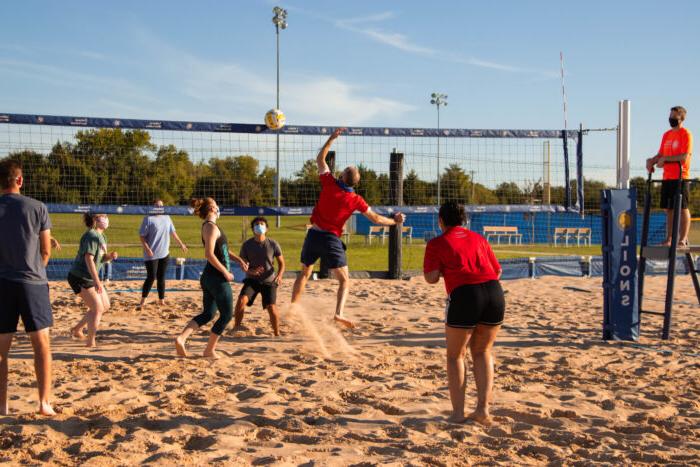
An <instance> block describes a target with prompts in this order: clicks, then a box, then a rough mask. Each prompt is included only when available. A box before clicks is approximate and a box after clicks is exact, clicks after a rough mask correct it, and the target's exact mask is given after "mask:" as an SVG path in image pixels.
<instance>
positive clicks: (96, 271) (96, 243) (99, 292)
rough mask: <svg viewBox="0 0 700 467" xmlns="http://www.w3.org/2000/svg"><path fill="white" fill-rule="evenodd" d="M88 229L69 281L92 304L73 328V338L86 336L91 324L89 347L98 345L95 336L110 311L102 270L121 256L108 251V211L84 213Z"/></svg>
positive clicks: (88, 334) (85, 300)
mask: <svg viewBox="0 0 700 467" xmlns="http://www.w3.org/2000/svg"><path fill="white" fill-rule="evenodd" d="M83 221H84V222H85V226H86V227H87V228H88V230H87V232H85V233H84V234H83V236H82V237H81V238H80V246H79V247H78V254H77V255H76V257H75V261H74V262H73V267H72V268H71V270H70V272H69V273H68V284H69V285H70V286H71V289H73V292H75V293H76V294H77V295H80V298H82V299H83V303H85V305H86V306H87V307H88V312H87V313H86V314H85V316H84V317H83V319H81V320H80V322H79V323H78V324H76V325H75V326H74V327H73V328H72V329H71V334H72V335H73V337H76V338H78V339H84V338H85V334H84V333H83V329H84V328H85V326H87V330H88V333H87V346H88V347H94V346H95V335H96V334H97V328H98V326H99V325H100V320H101V319H102V314H103V313H105V312H106V311H108V310H109V296H108V295H107V289H105V287H104V286H103V285H102V282H101V281H100V270H101V269H102V266H103V265H104V264H105V263H106V262H109V261H113V260H115V259H117V256H118V255H117V252H116V251H113V252H111V253H107V240H106V239H105V236H104V231H105V230H107V228H108V227H109V218H108V217H107V214H91V213H85V215H84V216H83Z"/></svg>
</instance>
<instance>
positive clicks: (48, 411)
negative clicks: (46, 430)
mask: <svg viewBox="0 0 700 467" xmlns="http://www.w3.org/2000/svg"><path fill="white" fill-rule="evenodd" d="M39 413H40V414H41V415H46V416H47V417H51V416H53V415H56V412H55V411H54V410H53V407H51V404H49V403H48V402H42V403H41V405H39Z"/></svg>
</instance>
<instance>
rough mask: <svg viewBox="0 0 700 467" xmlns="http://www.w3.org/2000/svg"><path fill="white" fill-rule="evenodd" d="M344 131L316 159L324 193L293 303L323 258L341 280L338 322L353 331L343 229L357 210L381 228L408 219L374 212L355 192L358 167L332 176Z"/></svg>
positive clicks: (303, 252) (335, 134)
mask: <svg viewBox="0 0 700 467" xmlns="http://www.w3.org/2000/svg"><path fill="white" fill-rule="evenodd" d="M343 131H345V128H338V129H336V130H335V131H334V132H333V134H332V135H331V136H330V137H329V138H328V141H326V144H324V145H323V148H321V151H320V152H319V153H318V156H317V157H316V163H317V164H318V173H319V179H320V181H321V194H320V195H319V197H318V202H317V203H316V206H315V207H314V210H313V213H312V214H311V224H312V226H311V228H310V229H309V230H308V232H307V233H306V238H305V239H304V246H303V247H302V250H301V272H300V273H299V275H298V276H297V279H296V281H295V282H294V290H293V291H292V304H295V303H297V302H298V301H299V299H300V298H301V294H302V292H303V291H304V287H305V286H306V282H307V281H308V280H309V277H311V273H312V272H313V269H314V263H315V262H316V261H317V260H318V259H319V258H322V259H323V261H325V263H326V264H327V265H328V269H329V272H330V273H331V274H332V275H333V277H335V278H336V279H337V280H338V298H337V303H336V308H335V321H336V322H338V323H340V324H342V325H343V326H346V327H350V328H351V327H354V324H353V323H352V321H350V320H348V319H346V318H345V317H344V316H343V309H344V308H345V301H346V300H347V298H348V293H349V291H350V272H349V270H348V260H347V256H346V254H345V245H344V244H343V242H342V241H341V240H340V236H341V235H342V233H343V226H344V225H345V222H347V220H348V219H349V218H350V216H351V215H352V214H353V213H354V212H355V211H359V212H361V213H362V214H363V215H364V216H365V217H366V218H367V219H369V220H370V221H371V222H373V223H374V224H380V225H396V224H399V223H403V221H404V220H405V219H406V216H404V215H403V214H401V213H397V214H395V215H394V218H393V219H390V218H388V217H384V216H380V215H379V214H377V213H376V212H374V211H372V209H371V208H370V207H369V206H368V205H367V203H366V202H365V200H364V199H363V198H362V196H360V195H358V194H357V193H355V187H356V186H357V184H358V183H360V172H359V171H358V170H357V167H353V166H350V167H346V168H345V170H343V172H342V174H341V176H340V177H338V178H337V179H336V178H335V177H334V176H333V174H332V173H331V171H330V169H329V168H328V164H326V156H327V155H328V151H329V150H330V148H331V145H332V144H333V141H335V140H336V138H338V136H339V135H340V134H341V133H342V132H343Z"/></svg>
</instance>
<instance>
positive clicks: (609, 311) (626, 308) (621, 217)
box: [600, 188, 639, 340]
mask: <svg viewBox="0 0 700 467" xmlns="http://www.w3.org/2000/svg"><path fill="white" fill-rule="evenodd" d="M601 193H602V197H601V204H600V209H601V215H602V218H603V236H602V244H603V294H604V295H603V339H605V340H610V339H613V340H637V339H638V338H639V304H638V302H637V292H636V289H637V287H636V285H637V228H636V227H637V226H636V223H637V191H636V189H635V188H630V189H627V190H602V192H601Z"/></svg>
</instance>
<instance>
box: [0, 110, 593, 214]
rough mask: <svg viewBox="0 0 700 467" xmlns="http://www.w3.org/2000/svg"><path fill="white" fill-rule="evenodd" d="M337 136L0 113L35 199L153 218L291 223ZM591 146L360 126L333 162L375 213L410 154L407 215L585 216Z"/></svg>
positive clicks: (307, 130) (59, 208) (559, 136)
mask: <svg viewBox="0 0 700 467" xmlns="http://www.w3.org/2000/svg"><path fill="white" fill-rule="evenodd" d="M332 129H333V128H332V127H311V126H287V127H285V128H283V129H282V130H281V131H279V134H277V133H275V132H272V131H270V130H268V129H267V128H266V127H265V126H263V125H251V124H229V123H203V122H173V121H146V120H125V119H116V118H85V117H57V116H39V115H18V114H0V157H1V158H4V157H12V158H16V159H19V160H20V161H21V162H22V164H23V166H24V172H25V178H26V184H25V188H24V190H25V192H26V194H27V195H29V196H33V197H35V198H37V199H40V200H41V201H43V202H45V203H47V204H48V205H49V207H50V209H51V211H53V212H75V210H83V209H86V208H95V207H96V206H101V208H100V209H101V210H106V211H107V212H118V213H141V212H143V207H148V206H151V205H152V203H153V200H154V199H156V198H159V199H162V200H163V201H164V203H165V205H166V212H169V213H171V214H186V210H183V207H184V206H186V205H187V202H188V201H189V199H190V198H192V197H202V196H212V197H214V198H215V199H216V200H217V201H218V202H219V204H220V205H222V206H225V207H227V208H232V209H233V211H234V213H235V208H252V207H256V208H265V212H266V213H267V214H280V215H288V214H290V213H292V214H294V213H299V212H300V210H299V209H293V210H291V211H290V209H289V208H309V207H311V206H313V205H314V203H315V201H316V199H317V196H318V193H319V189H320V187H319V184H318V173H317V169H316V163H315V157H316V154H317V153H318V150H319V149H320V148H321V146H322V145H323V143H324V142H325V140H326V138H327V137H328V135H329V134H330V132H331V131H332ZM581 138H582V136H581V135H580V134H579V132H575V131H569V132H562V131H558V130H463V129H442V130H437V129H416V128H378V127H374V128H355V127H351V128H348V130H347V132H346V133H345V134H344V135H343V136H342V137H341V138H339V139H338V140H337V141H336V142H335V144H334V145H333V148H332V149H333V153H332V154H331V162H332V163H333V162H334V164H335V167H336V169H337V170H342V168H344V167H345V166H347V165H356V166H357V167H358V168H359V170H360V173H361V183H360V185H359V187H358V192H359V193H360V194H361V195H362V196H364V197H365V199H366V200H367V202H368V203H369V204H370V205H372V206H385V205H388V204H390V203H389V176H388V173H389V159H390V154H391V153H392V152H399V153H402V154H403V155H404V186H403V204H404V205H406V206H412V207H414V206H435V205H437V204H438V202H444V201H447V200H454V201H459V202H461V203H463V204H466V205H470V206H510V208H509V209H511V210H518V209H529V208H525V206H529V207H533V206H539V207H542V209H543V210H551V211H562V210H564V211H566V210H574V211H577V210H579V209H580V207H581V204H580V201H579V199H578V197H577V195H581V193H579V192H578V191H577V190H576V186H577V185H576V180H581V179H582V173H581V172H582V168H581V160H582V153H581V154H579V153H578V152H577V149H579V148H577V145H578V143H579V141H580V140H581ZM278 144H279V152H278V149H277V148H278ZM278 153H279V163H278V162H277V161H278ZM577 163H578V164H577ZM278 168H279V178H280V180H279V191H280V192H279V194H278V193H277V186H278V184H277V183H276V180H277V175H278V174H277V171H278ZM438 174H439V176H438ZM572 181H573V183H572ZM438 197H439V198H440V199H439V200H438ZM278 201H279V209H278ZM140 207H141V208H140ZM502 210H506V208H502ZM245 211H247V210H245ZM304 213H305V210H304Z"/></svg>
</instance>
